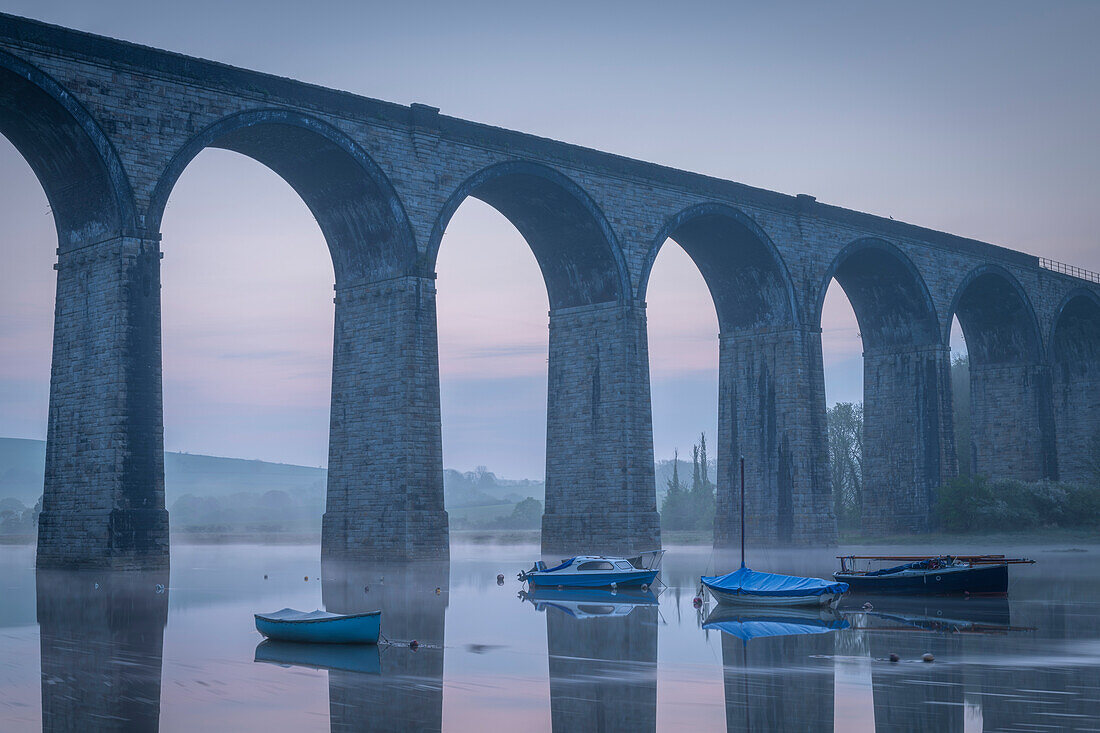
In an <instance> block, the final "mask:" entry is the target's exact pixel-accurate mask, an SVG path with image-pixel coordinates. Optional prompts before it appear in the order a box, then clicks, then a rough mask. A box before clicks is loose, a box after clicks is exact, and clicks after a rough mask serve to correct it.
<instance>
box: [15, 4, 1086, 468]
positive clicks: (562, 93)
mask: <svg viewBox="0 0 1100 733" xmlns="http://www.w3.org/2000/svg"><path fill="white" fill-rule="evenodd" d="M0 10H2V11H3V12H8V13H13V14H17V15H24V16H28V17H33V18H37V19H40V20H44V21H47V22H52V23H58V24H61V25H66V26H69V27H73V28H77V29H80V30H86V31H90V32H93V33H100V34H104V35H109V36H113V37H116V38H122V39H125V40H129V41H134V42H138V43H142V44H146V45H151V46H156V47H159V48H165V49H169V50H172V51H178V52H181V53H186V54H191V55H195V56H201V57H204V58H210V59H214V60H218V61H222V62H226V63H230V64H235V65H238V66H244V67H247V68H252V69H257V70H261V71H265V72H269V73H274V74H278V75H282V76H288V77H292V78H297V79H301V80H304V81H308V82H312V83H317V84H322V85H325V86H329V87H334V88H337V89H344V90H347V91H351V92H355V93H358V94H362V95H364V96H369V97H374V98H379V99H385V100H389V101H393V102H399V103H402V104H408V103H411V102H422V103H425V104H430V105H432V106H436V107H440V108H441V110H442V111H443V113H444V114H448V115H453V116H456V117H463V118H466V119H470V120H475V121H479V122H485V123H489V124H493V125H500V126H503V127H508V128H512V129H516V130H521V131H525V132H530V133H533V134H537V135H542V136H546V137H551V138H555V139H558V140H564V141H567V142H571V143H576V144H580V145H584V146H587V147H593V148H598V149H602V150H607V151H610V152H613V153H618V154H622V155H627V156H631V157H635V158H640V159H643V160H648V161H653V162H656V163H660V164H664V165H670V166H674V167H676V168H682V169H685V170H691V171H698V172H701V173H706V174H709V175H714V176H718V177H721V178H727V179H730V180H735V181H739V182H742V183H747V184H750V185H754V186H759V187H762V188H767V189H771V190H775V191H781V192H784V193H810V194H812V195H815V196H816V197H817V198H818V200H819V201H823V202H826V203H830V204H836V205H839V206H844V207H848V208H853V209H858V210H861V211H867V212H870V213H874V214H880V215H887V216H893V217H894V218H895V219H899V220H904V221H910V222H913V223H917V224H920V225H923V226H927V227H931V228H933V229H940V230H945V231H949V232H952V233H955V234H960V235H963V236H968V237H974V238H977V239H981V240H984V241H988V242H993V243H996V244H1000V245H1004V246H1007V247H1011V248H1013V249H1018V250H1022V251H1025V252H1029V253H1032V254H1037V255H1042V256H1045V257H1050V258H1052V259H1055V260H1060V261H1063V262H1068V263H1071V264H1075V265H1078V266H1081V267H1085V268H1088V269H1091V270H1095V271H1100V246H1098V244H1097V234H1096V232H1097V231H1098V229H1100V207H1097V206H1096V205H1095V203H1094V202H1093V198H1094V196H1095V194H1096V191H1097V183H1096V181H1097V180H1098V179H1100V176H1098V174H1100V146H1098V145H1097V144H1096V131H1097V129H1100V124H1098V123H1100V84H1097V83H1096V80H1095V70H1096V69H1097V68H1100V44H1097V43H1096V42H1095V38H1096V37H1097V34H1098V32H1100V3H1094V2H1080V3H1073V2H1064V3H1057V2H1052V3H1041V4H1040V3H1024V2H973V3H967V4H965V5H962V4H959V3H948V2H943V3H937V2H927V3H905V4H903V3H881V2H850V3H849V2H835V3H820V2H813V3H797V2H790V3H774V4H766V3H737V2H696V3H693V2H680V3H667V2H653V3H650V2H642V1H635V2H621V3H620V2H608V3H592V2H586V3H577V2H568V1H562V2H557V3H543V4H538V5H535V4H523V3H516V2H514V1H513V2H498V3H488V2H463V3H418V2H406V3H392V2H389V3H372V2H321V1H316V2H312V3H286V4H285V5H283V6H282V7H279V6H277V5H273V4H272V3H266V2H265V3H260V2H249V1H246V0H241V1H239V2H233V3H225V2H221V1H219V2H213V1H208V0H195V1H192V2H187V3H172V4H168V3H148V2H144V1H143V2H124V1H120V0H99V1H98V2H96V3H86V2H75V1H74V2H44V1H43V0H35V1H33V2H8V1H5V0H0ZM162 234H163V243H162V246H163V250H164V252H165V258H164V261H163V267H162V277H163V291H162V292H163V319H164V320H163V348H164V410H165V446H166V448H167V449H169V450H183V451H189V452H194V453H211V454H215V455H228V456H239V457H244V458H259V459H264V460H274V461H282V462H289V463H299V464H304V465H324V464H325V463H326V462H327V432H328V401H329V386H330V383H329V373H330V368H331V358H332V356H331V350H332V317H333V311H332V265H331V262H330V261H329V260H328V256H327V250H326V248H325V245H324V241H323V239H322V237H321V233H320V230H319V229H318V227H317V225H316V223H315V222H314V221H313V220H312V218H311V216H310V214H309V212H308V210H307V209H306V207H305V205H304V204H303V203H302V202H301V201H300V200H299V199H298V198H297V196H296V195H295V194H294V192H293V191H292V190H291V189H290V188H289V187H288V186H287V185H286V184H285V183H284V182H283V181H282V180H280V179H279V178H278V177H277V176H275V174H273V173H272V172H270V171H268V170H267V169H266V168H264V167H262V166H261V165H260V164H258V163H256V162H254V161H252V160H250V159H248V158H244V157H242V156H239V155H236V154H234V153H229V152H226V151H219V150H207V151H204V152H203V153H201V154H200V155H199V156H198V157H197V158H196V159H195V160H194V162H193V163H192V164H191V165H190V166H189V167H188V168H187V169H186V170H185V171H184V174H183V176H182V177H181V178H180V181H179V183H178V184H177V186H176V188H175V190H174V191H173V192H172V195H171V198H170V199H169V203H168V208H167V211H166V214H165V217H164V223H163V227H162ZM55 239H56V235H55V233H54V230H53V222H52V219H51V217H50V214H49V211H48V206H47V203H46V199H45V196H44V194H43V193H42V190H41V187H40V186H39V185H38V183H37V181H36V180H35V178H34V175H33V174H32V173H31V171H30V169H29V167H27V165H26V163H25V162H23V160H22V158H21V157H20V156H19V154H18V152H17V151H15V150H14V148H12V147H11V145H10V144H8V143H7V141H6V140H3V139H2V138H0V253H2V257H3V259H2V260H0V261H2V262H3V265H2V266H0V436H11V437H28V438H41V437H44V435H45V429H46V410H47V404H48V390H49V366H50V343H51V330H52V311H53V289H54V272H53V270H52V264H53V262H54V261H55V256H54V248H55V246H56V241H55ZM487 262H492V263H493V266H492V267H486V266H485V263H487ZM437 272H438V283H437V284H438V289H439V299H438V308H439V341H440V369H441V399H442V416H443V450H444V464H445V465H446V466H447V467H448V468H457V469H460V470H469V469H472V468H473V467H475V466H478V465H485V466H488V467H489V468H490V469H491V470H493V471H495V472H496V473H498V474H499V475H503V476H506V477H510V478H540V477H541V476H542V472H543V462H544V460H545V453H544V451H545V445H544V442H545V414H546V412H545V406H546V353H547V346H546V335H547V331H546V328H547V317H546V312H547V308H548V305H547V300H546V292H545V288H544V287H543V285H542V283H541V277H540V274H539V270H538V266H537V265H536V263H535V260H534V257H533V256H532V255H531V252H530V250H529V249H528V248H527V246H526V244H525V243H524V241H523V239H522V238H521V237H520V235H519V234H518V232H516V230H515V229H514V228H513V227H512V226H511V224H509V223H508V221H507V220H506V219H504V218H503V217H502V216H501V215H499V214H498V213H497V212H496V211H494V210H493V209H491V208H490V207H488V206H486V205H484V204H482V203H480V202H477V201H473V200H469V201H467V202H466V203H464V204H463V205H462V207H461V208H460V209H459V210H458V212H457V213H456V215H455V216H454V218H453V219H452V221H451V223H450V225H449V226H448V229H447V232H446V234H445V237H444V241H443V244H442V246H441V251H440V256H439V261H438V266H437ZM647 297H648V303H647V313H648V319H649V338H650V357H651V364H650V368H651V380H652V393H653V423H654V424H653V433H654V444H655V454H656V456H657V458H659V459H660V458H668V457H671V454H672V452H673V450H674V449H677V448H678V449H679V450H680V451H681V453H682V454H683V453H686V452H689V451H690V448H691V444H692V442H693V441H696V440H697V439H698V434H699V433H700V432H704V431H705V432H706V433H707V434H708V436H712V435H714V433H715V432H716V423H717V418H716V412H717V407H716V405H717V359H718V357H717V331H718V327H717V319H716V317H715V315H714V308H713V305H712V304H711V302H710V299H709V295H708V294H707V291H706V288H705V285H704V284H703V280H702V278H701V277H700V276H699V274H698V272H697V270H696V269H695V267H694V265H693V263H692V262H691V260H690V259H689V258H688V257H687V256H686V255H685V254H684V253H683V251H682V250H680V249H679V247H678V246H676V245H675V244H674V243H670V244H669V245H668V246H665V247H663V248H662V250H661V253H660V255H659V256H658V260H657V264H656V266H655V268H654V271H653V275H652V278H651V281H650V287H649V290H648V294H647ZM822 328H823V334H822V339H823V350H824V356H825V366H826V391H827V400H828V402H829V403H830V404H832V403H833V402H836V401H858V400H860V399H861V398H862V367H861V359H862V357H861V344H860V340H859V335H858V327H857V325H856V323H855V318H854V315H853V314H852V312H851V308H850V306H849V305H848V303H847V300H846V299H845V297H844V295H843V291H841V290H840V289H839V288H838V287H835V284H834V288H833V289H831V290H830V293H829V295H828V296H827V298H826V308H825V315H824V318H823V323H822ZM952 347H953V348H955V349H959V350H962V349H964V348H965V347H964V345H963V344H962V343H961V337H960V335H959V334H958V333H957V332H956V334H955V336H954V337H953V339H952Z"/></svg>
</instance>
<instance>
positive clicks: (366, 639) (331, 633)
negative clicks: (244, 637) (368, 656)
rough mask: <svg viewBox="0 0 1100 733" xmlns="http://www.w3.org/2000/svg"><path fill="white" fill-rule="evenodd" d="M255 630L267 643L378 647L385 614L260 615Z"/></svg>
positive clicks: (291, 612) (285, 612)
mask: <svg viewBox="0 0 1100 733" xmlns="http://www.w3.org/2000/svg"><path fill="white" fill-rule="evenodd" d="M255 617H256V630H257V631H259V632H260V633H261V634H263V635H264V636H266V637H267V638H268V639H278V640H279V641H298V642H310V643H317V644H377V643H378V635H379V633H381V627H382V612H381V611H368V612H367V613H353V614H340V613H329V612H327V611H319V610H318V611H310V612H308V613H307V612H305V611H296V610H294V609H293V608H284V609H282V610H281V611H276V612H275V613H266V614H264V613H257V614H255Z"/></svg>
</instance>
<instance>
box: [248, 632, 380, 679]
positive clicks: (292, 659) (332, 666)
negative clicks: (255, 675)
mask: <svg viewBox="0 0 1100 733" xmlns="http://www.w3.org/2000/svg"><path fill="white" fill-rule="evenodd" d="M256 661H257V662H270V663H271V664H278V665H280V666H283V667H309V668H311V669H326V670H329V671H332V670H336V671H341V672H357V673H359V674H382V660H381V658H380V656H379V652H378V646H377V645H376V644H303V643H299V642H294V641H277V640H275V639H266V640H264V641H261V642H260V645H259V646H257V647H256Z"/></svg>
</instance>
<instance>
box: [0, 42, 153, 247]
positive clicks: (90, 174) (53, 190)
mask: <svg viewBox="0 0 1100 733" xmlns="http://www.w3.org/2000/svg"><path fill="white" fill-rule="evenodd" d="M0 134H3V135H4V136H5V137H6V138H8V139H9V140H10V141H11V142H12V144H13V145H14V146H15V148H16V149H17V150H18V151H19V153H20V154H21V155H22V156H23V157H24V158H25V159H26V161H27V163H28V164H29V165H30V167H31V169H32V170H33V171H34V173H35V175H36V176H37V177H38V180H39V182H40V183H41V184H42V187H43V189H44V190H45V192H46V197H47V199H48V200H49V202H50V208H51V209H52V210H53V216H54V223H55V226H56V228H57V236H58V241H59V245H60V247H61V249H62V250H66V249H71V248H74V247H77V246H80V245H81V244H89V243H94V242H98V241H102V240H103V239H106V238H109V237H114V236H119V235H120V234H122V233H123V232H132V231H133V228H134V223H135V221H134V204H133V195H132V192H131V189H130V182H129V179H128V178H127V177H126V174H125V172H124V171H123V168H122V163H121V162H120V161H119V158H118V155H117V154H116V152H115V150H114V148H113V147H112V146H111V143H110V142H109V141H108V140H107V137H106V136H105V135H104V134H103V131H102V130H101V129H100V128H99V126H98V125H97V124H96V122H95V121H94V120H93V119H92V117H91V115H90V114H89V113H88V112H87V110H85V109H84V108H83V107H82V106H81V105H80V103H79V102H77V100H76V98H75V97H74V96H73V95H72V94H70V93H69V92H68V91H67V90H66V89H64V88H63V87H62V86H61V85H60V84H58V83H57V82H56V81H55V80H54V79H53V78H51V77H50V76H49V75H47V74H46V73H44V72H43V71H41V70H40V69H38V68H36V67H34V66H32V65H30V64H28V63H26V62H25V61H23V60H21V59H19V58H17V57H15V56H12V55H11V54H9V53H6V52H4V51H0Z"/></svg>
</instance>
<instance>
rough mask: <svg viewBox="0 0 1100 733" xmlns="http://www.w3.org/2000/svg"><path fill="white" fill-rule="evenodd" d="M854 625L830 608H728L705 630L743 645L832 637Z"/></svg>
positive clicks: (711, 619)
mask: <svg viewBox="0 0 1100 733" xmlns="http://www.w3.org/2000/svg"><path fill="white" fill-rule="evenodd" d="M850 625H851V624H849V623H848V620H847V619H845V618H842V617H841V616H838V615H837V614H836V613H835V612H834V611H832V610H830V609H822V610H820V611H803V610H798V609H784V610H782V611H779V610H776V611H769V610H767V609H759V610H753V611H744V610H741V609H732V608H730V607H728V606H718V607H717V608H715V609H714V610H713V611H712V612H711V613H710V615H709V616H707V620H706V621H704V622H703V628H704V629H707V630H708V631H715V630H717V631H721V632H722V633H725V634H729V635H730V636H735V637H737V638H738V639H740V640H741V641H743V642H746V643H747V642H749V641H750V640H752V639H759V638H762V637H767V636H795V635H799V634H829V633H832V632H834V631H839V630H841V629H846V628H848V627H849V626H850Z"/></svg>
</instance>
